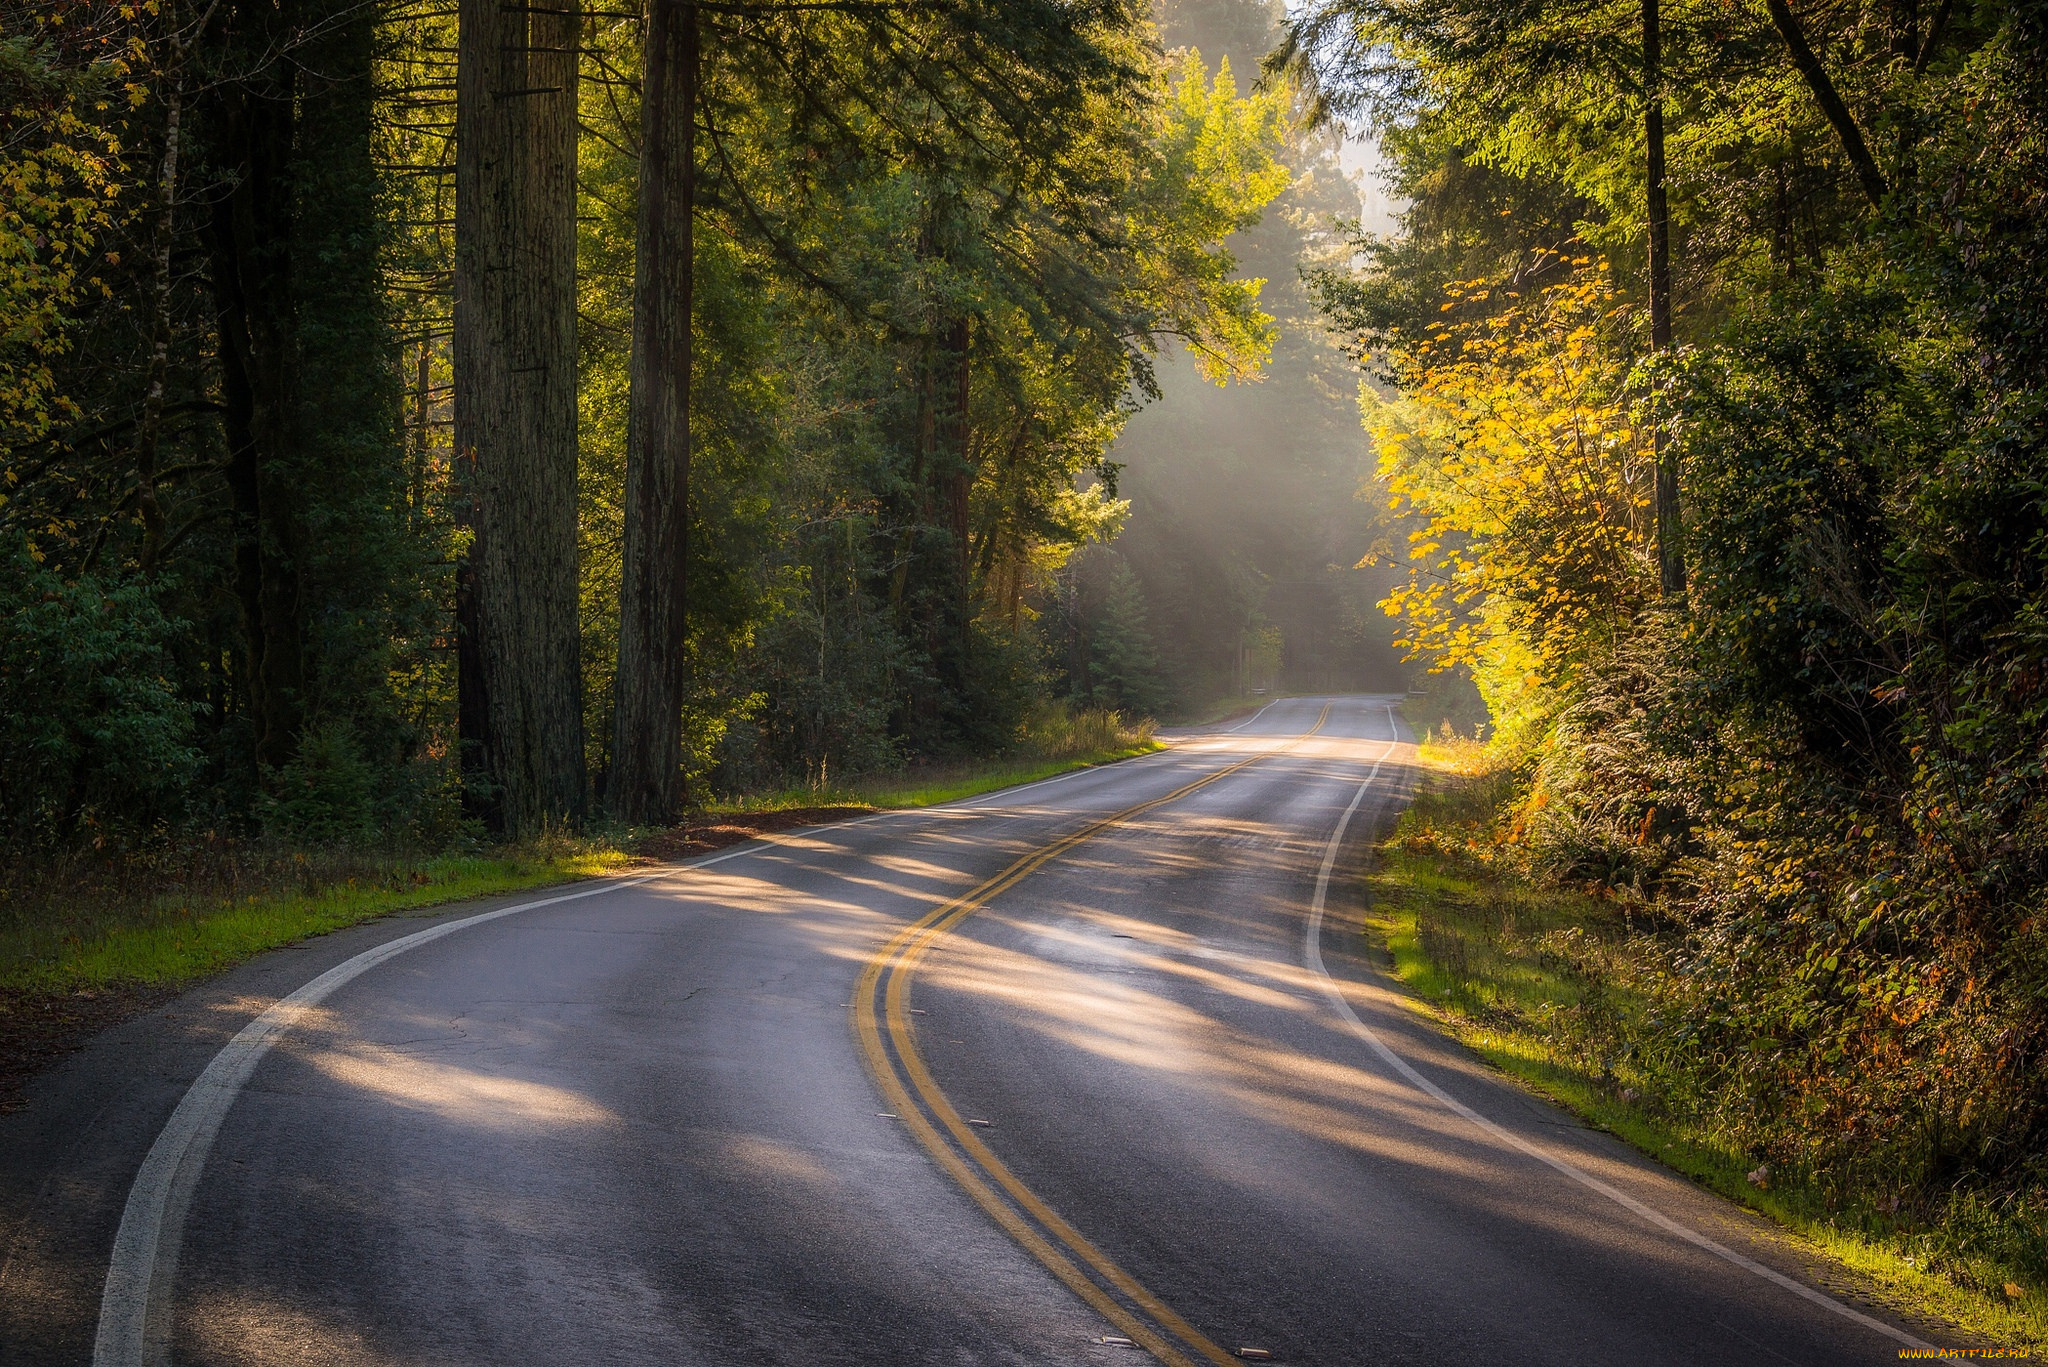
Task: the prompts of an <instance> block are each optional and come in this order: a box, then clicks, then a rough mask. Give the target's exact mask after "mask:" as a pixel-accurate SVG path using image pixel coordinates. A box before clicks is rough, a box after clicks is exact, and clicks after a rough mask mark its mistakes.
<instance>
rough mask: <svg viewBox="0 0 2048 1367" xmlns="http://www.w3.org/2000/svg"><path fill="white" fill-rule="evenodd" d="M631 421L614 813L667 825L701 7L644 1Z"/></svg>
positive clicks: (680, 639) (678, 694)
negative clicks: (643, 54) (698, 34)
mask: <svg viewBox="0 0 2048 1367" xmlns="http://www.w3.org/2000/svg"><path fill="white" fill-rule="evenodd" d="M641 91H642V94H641V122H640V129H641V133H640V186H639V193H640V205H639V224H638V245H637V249H636V252H635V256H634V268H633V359H632V372H631V376H630V380H629V383H630V392H629V397H628V412H627V429H626V510H625V511H626V537H625V554H624V563H623V565H622V567H621V573H620V583H619V671H618V677H617V680H616V683H615V687H614V701H615V703H616V706H615V707H614V709H613V712H612V752H611V772H610V775H609V777H608V778H607V780H606V785H605V800H606V803H607V804H608V805H609V806H610V807H611V809H612V812H613V813H614V814H615V815H616V816H618V817H620V818H622V819H624V820H626V821H632V822H641V823H654V822H668V821H672V820H674V819H675V818H676V817H677V816H678V815H679V814H680V812H681V808H682V803H683V769H682V762H683V737H682V725H683V700H684V695H685V690H686V689H687V687H688V681H689V599H688V594H687V589H688V576H687V570H688V561H689V531H690V297H691V260H692V255H693V241H692V232H691V230H692V223H691V218H692V211H693V208H694V204H695V199H696V168H695V153H696V102H697V7H696V6H695V5H685V4H680V3H677V0H650V3H649V6H648V13H647V34H646V46H645V56H644V67H643V73H642V81H641Z"/></svg>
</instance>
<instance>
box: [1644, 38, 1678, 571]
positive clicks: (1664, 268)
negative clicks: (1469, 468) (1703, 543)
mask: <svg viewBox="0 0 2048 1367" xmlns="http://www.w3.org/2000/svg"><path fill="white" fill-rule="evenodd" d="M1643 142H1644V145H1645V152H1646V175H1645V177H1644V180H1645V183H1646V185H1647V187H1648V201H1649V202H1648V209H1649V219H1650V346H1651V349H1652V350H1655V351H1658V352H1665V351H1669V350H1671V206H1670V202H1669V200H1668V199H1667V198H1666V196H1665V192H1664V35H1663V31H1662V23H1661V19H1660V16H1659V15H1658V12H1657V0H1643ZM1652 403H1655V397H1654V396H1653V397H1652ZM1650 448H1651V452H1652V455H1653V458H1654V462H1655V465H1656V467H1657V475H1656V479H1657V491H1656V508H1657V583H1658V587H1659V589H1661V590H1662V592H1663V595H1664V597H1666V598H1667V599H1673V600H1676V599H1681V598H1683V597H1684V596H1685V548H1684V545H1683V543H1682V541H1681V536H1682V531H1683V528H1682V526H1681V523H1680V520H1679V506H1678V453H1677V451H1675V450H1673V449H1672V447H1671V445H1670V443H1669V442H1668V441H1667V440H1666V439H1665V435H1664V422H1663V415H1662V414H1661V413H1654V412H1653V413H1652V416H1651V423H1650Z"/></svg>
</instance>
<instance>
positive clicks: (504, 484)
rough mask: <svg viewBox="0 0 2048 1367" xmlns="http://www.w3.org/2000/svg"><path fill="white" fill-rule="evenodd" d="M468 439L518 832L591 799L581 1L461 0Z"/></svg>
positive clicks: (503, 759) (473, 552)
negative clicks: (582, 391)
mask: <svg viewBox="0 0 2048 1367" xmlns="http://www.w3.org/2000/svg"><path fill="white" fill-rule="evenodd" d="M459 19H460V36H459V38H458V46H459V51H458V54H457V71H456V128H457V141H456V164H455V220H456V222H455V446H456V451H457V453H458V454H459V455H460V456H461V457H462V459H463V463H464V467H465V468H466V469H467V470H468V472H469V475H470V479H469V486H470V487H469V489H468V491H467V493H468V500H469V505H470V517H471V520H472V524H473V526H474V537H473V540H472V541H471V545H470V551H469V565H468V576H469V583H470V586H471V590H472V605H473V613H472V614H471V617H472V620H471V621H470V622H469V623H468V625H469V627H470V631H469V633H468V636H469V638H470V639H469V641H468V644H467V648H466V649H465V650H464V651H463V652H462V653H461V655H460V656H459V657H458V658H459V661H460V663H461V664H462V665H464V666H466V667H469V668H473V669H475V670H476V671H478V672H479V673H480V674H481V678H480V679H478V680H476V681H475V682H474V684H470V685H465V686H463V687H461V688H460V689H459V692H460V694H461V696H462V698H463V700H464V701H468V702H472V703H474V704H477V705H481V706H484V707H485V708H486V709H487V710H486V712H485V715H484V716H483V717H482V718H480V719H477V718H466V719H465V720H464V721H463V724H462V729H463V734H464V735H465V737H468V738H473V739H475V740H477V741H478V742H479V755H480V759H481V762H482V765H483V768H484V770H485V772H487V773H488V775H489V776H490V779H491V780H492V782H493V784H494V785H495V788H496V792H497V796H498V813H499V818H500V820H501V821H502V824H503V828H504V830H505V831H506V832H507V833H508V834H511V835H515V836H517V835H524V834H529V833H531V832H533V831H536V830H540V829H543V828H545V827H547V826H550V825H554V824H558V823H562V822H573V821H575V820H578V819H580V818H581V816H582V815H583V810H584V756H583V707H582V666H581V646H580V635H579V633H580V625H579V614H578V602H577V578H576V576H577V563H576V64H577V37H578V12H577V7H576V6H575V5H573V4H568V3H564V2H563V0H545V3H544V4H543V5H540V6H535V7H532V8H528V7H526V6H523V5H520V4H517V3H509V4H508V3H504V0H460V5H459Z"/></svg>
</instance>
